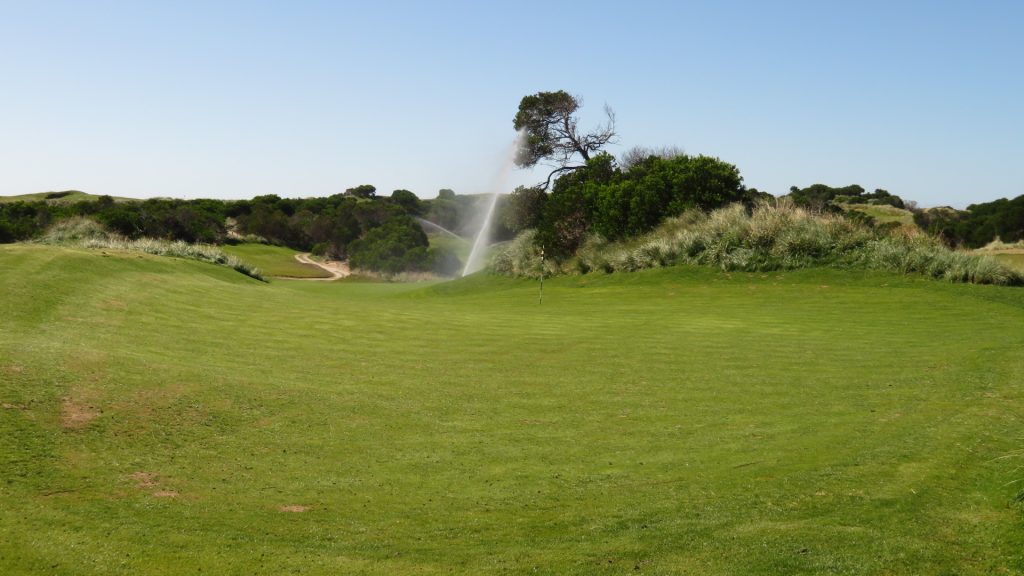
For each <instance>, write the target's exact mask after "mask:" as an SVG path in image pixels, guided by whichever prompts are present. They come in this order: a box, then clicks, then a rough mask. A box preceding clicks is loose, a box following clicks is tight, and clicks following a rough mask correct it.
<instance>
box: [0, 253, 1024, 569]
mask: <svg viewBox="0 0 1024 576" xmlns="http://www.w3.org/2000/svg"><path fill="white" fill-rule="evenodd" d="M0 270H3V274H0V293H2V294H4V298H3V299H0V323H2V330H0V404H2V406H3V408H2V409H0V565H2V566H4V568H5V570H4V571H5V573H8V574H26V573H38V574H123V573H146V574H181V573H198V571H199V570H200V569H201V570H202V572H203V573H230V574H281V573H290V572H298V571H301V572H302V573H312V574H340V573H349V574H351V573H361V574H452V573H455V574H480V573H509V574H519V573H534V571H536V572H539V573H550V574H622V573H625V572H630V573H642V574H643V573H648V574H780V573H786V574H822V573H833V574H940V573H958V574H992V573H1020V572H1021V571H1024V515H1022V512H1021V508H1020V507H1019V506H1018V505H1014V504H1011V501H1012V499H1013V498H1014V497H1015V495H1016V494H1017V491H1018V488H1017V487H1016V486H1014V485H1008V483H1009V482H1010V481H1012V480H1015V479H1017V478H1019V476H1020V472H1019V470H1017V467H1018V466H1019V464H1020V462H1019V461H1013V460H1012V459H1001V458H1000V457H1002V456H1005V455H1006V454H1011V453H1014V452H1015V451H1018V450H1019V448H1020V438H1021V426H1022V419H1021V414H1022V413H1024V331H1022V330H1021V328H1020V327H1021V326H1022V325H1024V291H1021V290H1017V289H1010V288H1001V287H992V286H971V285H953V284H945V283H937V282H931V281H927V280H924V279H923V278H920V277H904V276H895V275H890V274H884V273H849V272H837V271H831V270H803V271H799V272H792V273H772V274H747V273H735V274H723V273H721V272H717V271H713V270H710V269H706V268H671V269H661V270H652V271H647V272H641V273H637V274H630V275H611V276H605V275H589V276H582V277H561V278H555V279H550V280H549V281H547V282H546V283H545V292H544V304H543V305H542V306H538V305H537V304H536V291H537V284H536V282H531V281H527V280H520V279H507V278H489V277H485V276H480V275H478V276H476V277H473V278H469V279H466V280H463V281H458V282H453V283H448V284H438V285H434V286H429V287H423V286H422V285H420V286H412V285H396V284H386V285H382V284H368V283H315V282H310V283H300V282H296V283H285V282H280V283H274V284H261V283H258V282H255V281H252V280H250V279H248V278H245V277H244V276H241V275H238V274H233V273H231V272H230V271H227V270H224V269H223V268H219V267H212V266H207V265H204V264H201V263H197V262H190V261H180V260H171V259H162V258H153V257H149V256H146V255H141V254H140V255H131V256H129V255H113V256H112V257H107V258H104V257H101V256H100V255H99V254H98V253H96V252H88V251H82V250H72V249H64V248H55V247H49V246H37V245H10V246H3V247H0ZM56 271H59V273H55V272H56ZM172 494H174V495H173V496H172ZM289 507H291V508H289ZM299 507H304V508H299ZM302 509H304V510H305V511H303V512H297V511H289V510H302Z"/></svg>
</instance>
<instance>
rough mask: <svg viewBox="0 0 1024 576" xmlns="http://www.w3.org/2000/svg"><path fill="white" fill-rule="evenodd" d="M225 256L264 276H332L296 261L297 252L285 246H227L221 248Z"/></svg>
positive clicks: (321, 269)
mask: <svg viewBox="0 0 1024 576" xmlns="http://www.w3.org/2000/svg"><path fill="white" fill-rule="evenodd" d="M221 249H222V250H223V251H224V253H225V254H229V255H231V256H234V257H235V258H238V259H239V260H241V261H243V262H245V263H247V264H251V265H253V266H255V267H257V268H259V269H260V272H261V273H262V274H263V275H264V276H276V277H280V278H330V277H331V275H330V274H329V273H328V272H327V271H326V270H324V269H323V268H319V267H317V266H312V265H310V264H304V263H302V262H299V261H298V260H296V259H295V255H296V254H298V252H297V251H295V250H292V249H291V248H286V247H284V246H271V245H269V244H251V243H250V244H234V245H231V244H226V245H224V246H222V247H221Z"/></svg>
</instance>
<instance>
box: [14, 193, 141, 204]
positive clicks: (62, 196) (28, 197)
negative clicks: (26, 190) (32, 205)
mask: <svg viewBox="0 0 1024 576" xmlns="http://www.w3.org/2000/svg"><path fill="white" fill-rule="evenodd" d="M97 198H99V196H98V195H96V194H89V193H87V192H80V191H78V190H67V191H64V192H37V193H35V194H18V195H15V196H0V203H3V202H38V201H40V200H46V201H47V202H50V203H53V204H72V203H74V202H83V201H86V200H96V199H97ZM113 198H114V201H115V202H126V201H134V200H137V199H136V198H123V197H120V196H114V197H113Z"/></svg>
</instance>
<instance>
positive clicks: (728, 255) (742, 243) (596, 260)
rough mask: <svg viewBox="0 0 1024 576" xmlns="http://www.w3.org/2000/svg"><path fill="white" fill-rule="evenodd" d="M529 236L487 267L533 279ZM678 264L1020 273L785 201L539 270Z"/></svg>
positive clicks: (535, 261) (996, 280)
mask: <svg viewBox="0 0 1024 576" xmlns="http://www.w3.org/2000/svg"><path fill="white" fill-rule="evenodd" d="M533 234H534V232H533V231H526V232H524V233H522V234H521V235H520V238H518V239H516V241H513V242H510V243H509V244H508V247H507V248H506V249H504V250H503V251H502V252H500V253H498V254H497V255H496V256H495V257H493V258H492V259H491V269H492V270H494V271H495V272H498V273H500V274H506V275H510V276H528V277H538V276H539V275H540V274H541V273H542V271H541V266H540V249H539V248H538V247H537V246H536V245H535V244H534V242H533V239H532V235H533ZM678 264H699V265H704V266H712V267H715V268H718V269H720V270H723V271H739V270H742V271H747V272H756V271H760V272H770V271H775V270H796V269H802V268H814V267H822V266H829V267H833V268H838V269H847V270H886V271H890V272H899V273H903V274H922V275H925V276H928V277H931V278H935V279H942V280H946V281H949V282H969V283H973V284H1001V285H1015V286H1020V285H1024V274H1022V273H1021V272H1019V271H1017V270H1015V269H1013V268H1010V267H1007V266H1005V265H1003V264H1001V263H1000V262H998V261H997V260H995V259H993V258H991V257H990V256H988V255H986V254H984V253H977V252H970V251H966V250H951V249H949V248H948V247H946V246H945V245H943V244H942V243H941V242H940V241H939V240H938V239H937V238H933V237H931V236H928V235H927V234H925V233H923V232H921V231H919V230H916V229H905V228H904V229H899V230H893V231H886V230H875V229H872V228H869V227H867V226H864V225H863V224H860V223H858V222H855V221H853V220H849V219H847V218H843V217H841V216H837V215H832V214H817V213H814V212H810V211H807V210H804V209H802V208H799V207H796V206H794V205H793V204H792V203H790V202H788V201H785V200H780V201H776V202H772V203H762V204H759V205H758V206H755V207H754V208H753V209H748V208H747V207H745V206H743V205H742V204H733V205H730V206H725V207H723V208H719V209H716V210H713V211H711V212H708V213H704V212H701V211H691V212H687V213H684V214H683V215H681V216H679V217H676V218H669V219H666V220H665V221H664V222H663V223H662V224H661V225H660V226H659V227H658V228H656V229H655V230H653V231H651V232H650V233H648V234H646V235H643V236H639V237H636V238H631V239H627V240H624V241H620V242H607V241H606V240H604V239H603V238H601V237H600V236H592V237H590V238H589V239H587V241H586V242H584V243H583V245H582V246H580V248H579V249H578V250H577V251H576V254H575V255H574V256H573V257H572V258H568V259H562V260H557V261H556V260H552V259H549V260H547V261H545V263H544V270H543V273H544V274H571V273H583V274H586V273H590V272H593V271H604V272H634V271H637V270H643V269H648V268H656V267H659V266H672V265H678Z"/></svg>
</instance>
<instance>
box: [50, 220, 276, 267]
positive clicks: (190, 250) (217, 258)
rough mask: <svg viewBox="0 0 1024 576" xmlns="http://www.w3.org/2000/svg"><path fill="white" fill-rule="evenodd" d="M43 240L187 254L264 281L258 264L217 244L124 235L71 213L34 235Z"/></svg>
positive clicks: (184, 256)
mask: <svg viewBox="0 0 1024 576" xmlns="http://www.w3.org/2000/svg"><path fill="white" fill-rule="evenodd" d="M36 241H37V242H39V243H42V244H60V245H66V246H67V245H70V246H78V247H81V248H90V249H106V250H125V251H128V252H145V253H146V254H153V255H155V256H172V257H176V258H187V259H189V260H199V261H201V262H210V263H211V264H218V265H221V266H227V267H228V268H231V269H233V270H235V271H238V272H241V273H242V274H245V275H246V276H249V277H251V278H255V279H257V280H261V281H264V278H263V275H262V274H261V273H260V270H259V268H256V267H254V266H250V265H249V264H247V263H245V262H243V261H242V260H239V259H238V258H236V257H234V256H231V255H228V254H225V253H224V252H223V251H222V250H221V249H220V248H219V247H217V246H214V245H212V244H190V243H188V242H183V241H181V240H159V239H155V238H138V239H135V240H132V239H129V238H125V237H123V236H120V235H118V234H112V233H109V232H107V231H106V230H105V229H104V228H103V226H101V225H100V224H99V223H98V222H96V221H94V220H90V219H88V218H83V217H73V218H69V219H67V220H62V221H60V222H57V223H55V224H54V225H52V226H51V227H50V228H49V229H47V231H46V232H45V233H44V234H43V235H42V236H40V237H39V238H37V239H36Z"/></svg>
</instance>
